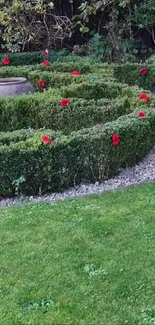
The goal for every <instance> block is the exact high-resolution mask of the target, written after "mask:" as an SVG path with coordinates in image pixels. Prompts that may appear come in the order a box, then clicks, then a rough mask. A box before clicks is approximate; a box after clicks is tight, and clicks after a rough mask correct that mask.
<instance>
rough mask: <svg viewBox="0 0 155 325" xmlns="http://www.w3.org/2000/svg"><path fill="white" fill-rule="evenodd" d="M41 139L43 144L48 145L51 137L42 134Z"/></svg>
mask: <svg viewBox="0 0 155 325" xmlns="http://www.w3.org/2000/svg"><path fill="white" fill-rule="evenodd" d="M41 141H42V142H43V143H45V144H47V145H48V146H50V144H51V139H50V138H49V136H48V135H43V136H42V138H41Z"/></svg>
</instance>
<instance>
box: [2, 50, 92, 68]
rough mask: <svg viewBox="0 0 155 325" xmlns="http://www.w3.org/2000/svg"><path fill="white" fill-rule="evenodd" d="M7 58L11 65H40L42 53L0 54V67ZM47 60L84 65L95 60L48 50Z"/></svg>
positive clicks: (65, 52) (67, 52)
mask: <svg viewBox="0 0 155 325" xmlns="http://www.w3.org/2000/svg"><path fill="white" fill-rule="evenodd" d="M6 56H8V57H9V58H10V59H11V65H13V66H22V65H32V64H37V63H41V62H42V61H43V58H44V56H43V51H37V52H21V53H5V54H3V53H0V66H2V60H3V58H4V57H6ZM48 60H49V61H50V62H51V63H54V62H79V63H80V64H81V62H82V63H83V62H85V63H90V64H92V63H96V62H98V60H97V59H95V58H94V57H91V56H90V57H80V56H78V55H75V54H72V53H70V52H69V51H67V50H66V51H52V50H49V55H48Z"/></svg>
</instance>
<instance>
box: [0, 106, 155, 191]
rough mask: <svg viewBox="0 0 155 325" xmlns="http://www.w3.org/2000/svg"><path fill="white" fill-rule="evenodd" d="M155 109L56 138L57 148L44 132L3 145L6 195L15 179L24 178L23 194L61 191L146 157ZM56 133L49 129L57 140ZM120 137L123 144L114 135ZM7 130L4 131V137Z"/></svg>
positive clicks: (153, 136)
mask: <svg viewBox="0 0 155 325" xmlns="http://www.w3.org/2000/svg"><path fill="white" fill-rule="evenodd" d="M154 124H155V110H154V109H148V112H147V118H145V119H140V118H138V117H137V112H134V113H132V114H131V115H128V116H124V117H121V118H119V119H118V120H117V121H113V122H110V123H106V124H105V125H103V126H102V127H101V128H98V127H94V128H89V129H85V130H81V131H78V132H73V133H72V134H70V135H69V136H64V135H62V136H60V137H59V138H56V139H55V140H54V141H53V143H52V145H51V146H47V145H45V144H43V143H42V142H41V140H40V135H39V133H38V134H37V135H34V136H33V137H31V138H28V139H26V140H25V141H19V142H16V143H11V144H10V145H2V146H0V171H1V173H0V177H1V179H0V195H1V196H8V195H13V194H14V193H15V189H14V185H12V182H13V181H15V180H18V179H19V178H20V177H21V176H23V177H24V178H25V182H23V183H22V184H21V192H22V193H23V194H26V195H27V194H28V195H31V194H33V195H34V194H38V193H42V194H43V193H45V192H47V191H60V190H63V189H64V188H68V187H69V186H73V185H75V184H79V183H80V182H82V181H93V182H94V181H97V180H99V181H100V180H104V179H107V178H109V177H111V176H113V175H115V174H116V173H117V172H118V170H119V168H121V167H125V166H131V165H134V164H135V163H137V162H138V161H140V160H141V158H142V157H144V156H145V155H146V154H147V152H148V151H149V150H150V149H151V147H152V146H153V145H154V141H155V128H154ZM50 132H51V131H46V130H45V131H44V134H48V135H49V136H50V137H51V138H52V132H51V134H50ZM114 133H117V134H119V135H120V143H119V145H118V146H117V147H114V146H113V145H112V141H111V137H112V134H114ZM1 137H3V134H0V138H1Z"/></svg>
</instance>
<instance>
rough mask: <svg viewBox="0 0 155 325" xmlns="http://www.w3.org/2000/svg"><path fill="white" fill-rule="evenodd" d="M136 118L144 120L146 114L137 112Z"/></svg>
mask: <svg viewBox="0 0 155 325" xmlns="http://www.w3.org/2000/svg"><path fill="white" fill-rule="evenodd" d="M138 117H141V118H145V117H146V113H145V112H142V111H141V112H138Z"/></svg>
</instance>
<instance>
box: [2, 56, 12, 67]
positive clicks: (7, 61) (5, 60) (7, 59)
mask: <svg viewBox="0 0 155 325" xmlns="http://www.w3.org/2000/svg"><path fill="white" fill-rule="evenodd" d="M2 63H3V64H4V65H9V64H10V63H11V60H10V58H9V57H8V56H5V57H4V58H3V60H2Z"/></svg>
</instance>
